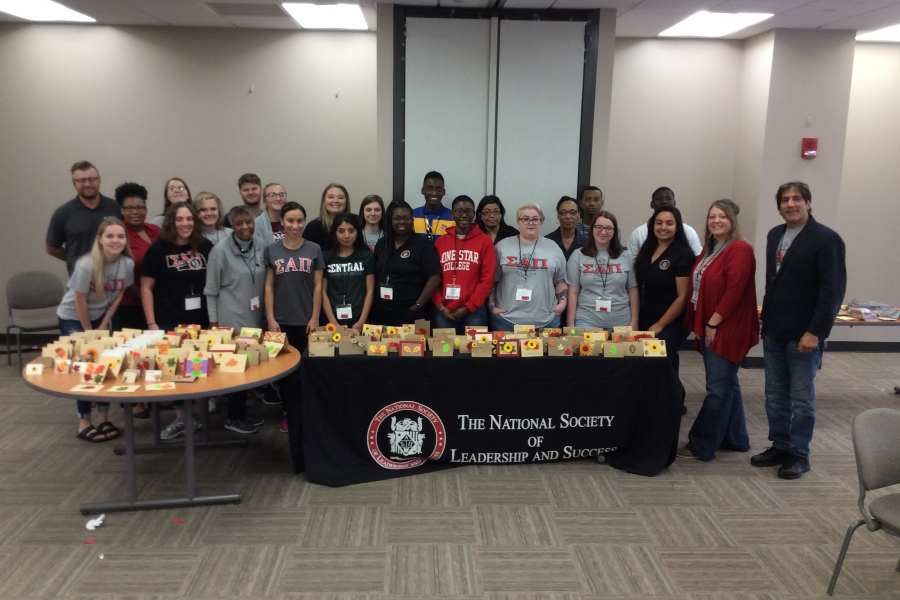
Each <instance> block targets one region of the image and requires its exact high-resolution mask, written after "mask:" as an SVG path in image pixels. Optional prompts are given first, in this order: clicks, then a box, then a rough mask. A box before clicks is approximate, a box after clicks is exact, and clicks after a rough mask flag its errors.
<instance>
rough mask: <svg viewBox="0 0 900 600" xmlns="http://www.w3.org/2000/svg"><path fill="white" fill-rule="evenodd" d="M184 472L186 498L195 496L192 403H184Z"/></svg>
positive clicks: (190, 401)
mask: <svg viewBox="0 0 900 600" xmlns="http://www.w3.org/2000/svg"><path fill="white" fill-rule="evenodd" d="M184 471H185V488H186V491H187V497H188V498H193V497H194V496H196V495H197V477H196V472H195V470H194V401H193V400H185V401H184Z"/></svg>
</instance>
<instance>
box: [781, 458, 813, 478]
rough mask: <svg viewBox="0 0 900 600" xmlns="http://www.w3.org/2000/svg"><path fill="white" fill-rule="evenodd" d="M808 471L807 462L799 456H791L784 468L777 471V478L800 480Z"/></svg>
mask: <svg viewBox="0 0 900 600" xmlns="http://www.w3.org/2000/svg"><path fill="white" fill-rule="evenodd" d="M807 471H809V461H808V460H807V459H805V458H800V457H799V456H793V457H791V459H790V460H789V461H788V462H785V463H784V466H783V467H781V468H780V469H778V476H779V477H780V478H782V479H800V477H802V476H803V474H804V473H806V472H807Z"/></svg>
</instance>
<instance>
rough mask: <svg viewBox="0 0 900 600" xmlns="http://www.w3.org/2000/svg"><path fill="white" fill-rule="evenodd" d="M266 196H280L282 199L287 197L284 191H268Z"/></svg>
mask: <svg viewBox="0 0 900 600" xmlns="http://www.w3.org/2000/svg"><path fill="white" fill-rule="evenodd" d="M266 198H281V199H282V200H283V199H285V198H287V194H286V193H285V192H269V193H268V194H266Z"/></svg>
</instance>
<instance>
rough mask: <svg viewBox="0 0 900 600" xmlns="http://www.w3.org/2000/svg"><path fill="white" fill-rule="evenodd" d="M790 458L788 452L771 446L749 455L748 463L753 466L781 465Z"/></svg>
mask: <svg viewBox="0 0 900 600" xmlns="http://www.w3.org/2000/svg"><path fill="white" fill-rule="evenodd" d="M790 458H791V454H790V452H786V451H785V450H781V449H780V448H776V447H775V446H771V447H769V448H768V449H766V450H765V451H763V452H760V453H759V454H754V455H753V456H751V457H750V464H751V465H753V466H754V467H774V466H779V467H782V466H784V465H785V464H786V461H787V460H788V459H790Z"/></svg>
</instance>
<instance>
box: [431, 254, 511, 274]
mask: <svg viewBox="0 0 900 600" xmlns="http://www.w3.org/2000/svg"><path fill="white" fill-rule="evenodd" d="M513 258H516V257H513ZM480 259H481V253H480V252H477V251H475V250H465V249H463V250H447V251H445V252H442V253H441V270H442V271H471V270H472V267H471V265H478V264H479V261H480Z"/></svg>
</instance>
